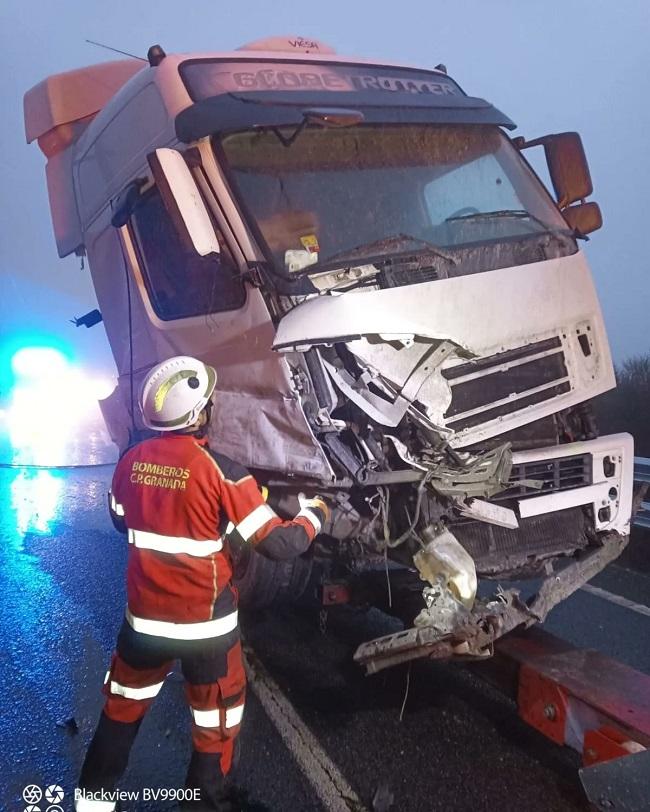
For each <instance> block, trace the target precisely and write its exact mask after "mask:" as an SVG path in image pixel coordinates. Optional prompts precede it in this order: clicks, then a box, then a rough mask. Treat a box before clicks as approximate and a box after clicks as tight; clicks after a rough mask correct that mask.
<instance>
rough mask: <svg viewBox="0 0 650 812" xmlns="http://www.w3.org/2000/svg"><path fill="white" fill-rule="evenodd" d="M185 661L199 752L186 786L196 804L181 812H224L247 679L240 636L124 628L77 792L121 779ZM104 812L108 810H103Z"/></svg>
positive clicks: (109, 787)
mask: <svg viewBox="0 0 650 812" xmlns="http://www.w3.org/2000/svg"><path fill="white" fill-rule="evenodd" d="M175 660H180V663H181V670H182V672H183V676H184V678H185V694H186V698H187V702H188V704H189V707H190V712H191V714H192V741H193V745H194V749H193V752H192V758H191V760H190V764H189V768H188V771H187V777H186V782H185V786H186V788H188V789H198V790H199V794H200V800H199V801H191V802H184V803H183V804H181V809H188V810H190V809H191V810H214V809H220V808H221V806H220V803H219V799H220V797H221V796H222V793H223V782H224V777H225V776H226V775H227V774H228V772H229V771H230V768H231V766H232V760H233V750H234V741H235V737H236V736H237V734H238V733H239V730H240V727H241V720H242V714H243V711H244V699H245V688H246V677H245V673H244V669H243V664H242V655H241V643H240V640H239V630H238V629H235V630H234V631H232V632H230V633H229V634H227V635H223V636H222V637H215V638H210V639H207V640H171V639H169V638H163V637H155V636H153V635H149V634H142V633H140V632H136V631H134V630H133V629H132V628H131V626H129V624H128V623H127V622H126V620H125V621H124V623H123V624H122V628H121V629H120V633H119V635H118V638H117V647H116V651H115V653H114V654H113V658H112V661H111V666H110V670H109V671H108V673H107V675H106V679H105V682H104V689H103V690H104V694H105V695H106V704H105V705H104V709H103V711H102V714H101V717H100V720H99V724H98V726H97V730H96V731H95V735H94V737H93V740H92V742H91V743H90V747H89V748H88V752H87V754H86V759H85V761H84V765H83V767H82V770H81V776H80V778H79V787H80V789H85V790H87V791H92V792H94V791H97V790H101V789H104V790H106V791H112V790H113V789H115V785H116V783H117V782H118V781H119V779H120V778H121V776H122V774H123V773H124V770H125V769H126V765H127V762H128V758H129V753H130V751H131V746H132V745H133V742H134V740H135V737H136V734H137V732H138V728H139V727H140V724H141V722H142V719H143V717H144V715H145V713H146V712H147V710H148V708H149V707H150V705H151V704H152V702H153V700H154V698H155V696H156V694H157V693H158V692H159V691H160V689H161V688H162V685H163V682H164V680H165V677H166V676H167V675H168V673H169V672H170V670H171V669H172V667H173V665H174V661H175ZM104 808H105V807H104Z"/></svg>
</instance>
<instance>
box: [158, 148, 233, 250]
mask: <svg viewBox="0 0 650 812" xmlns="http://www.w3.org/2000/svg"><path fill="white" fill-rule="evenodd" d="M147 160H148V161H149V166H150V167H151V171H152V173H153V177H154V180H155V182H156V186H157V187H158V191H159V192H160V196H161V198H162V201H163V204H164V206H165V208H166V209H167V211H168V212H169V216H170V217H171V219H172V222H173V224H174V227H175V228H176V230H177V231H178V234H179V236H180V238H181V240H182V242H183V243H184V244H185V245H186V246H187V247H188V248H189V249H190V250H194V251H196V253H197V254H199V255H200V256H202V257H205V256H207V255H208V254H218V253H219V252H220V249H219V240H218V239H217V235H216V233H215V230H214V227H213V225H212V221H211V220H210V215H209V214H208V211H207V209H206V207H205V204H204V202H203V198H202V197H201V195H200V193H199V190H198V188H197V186H196V183H195V181H194V177H193V176H192V172H191V171H190V168H189V167H188V165H187V164H186V163H185V159H184V158H183V156H182V155H181V153H180V152H178V151H177V150H175V149H168V148H164V149H157V150H156V151H155V152H151V153H150V154H149V155H147Z"/></svg>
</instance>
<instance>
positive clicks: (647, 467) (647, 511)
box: [633, 457, 650, 530]
mask: <svg viewBox="0 0 650 812" xmlns="http://www.w3.org/2000/svg"><path fill="white" fill-rule="evenodd" d="M634 481H635V482H645V483H648V484H650V458H649V457H635V458H634ZM633 523H634V524H635V525H636V526H637V527H647V528H648V529H649V530H650V502H642V503H641V510H639V512H638V513H637V514H636V516H635V517H634V520H633Z"/></svg>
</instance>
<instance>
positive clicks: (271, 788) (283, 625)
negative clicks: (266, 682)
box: [0, 467, 650, 812]
mask: <svg viewBox="0 0 650 812" xmlns="http://www.w3.org/2000/svg"><path fill="white" fill-rule="evenodd" d="M110 475H111V468H110V467H100V468H94V469H77V470H74V471H70V470H68V471H56V470H50V471H34V470H29V469H6V468H4V469H0V505H2V508H1V511H0V542H1V543H0V591H1V595H2V598H1V602H0V635H1V638H0V639H1V641H2V642H1V643H0V696H1V697H2V712H1V713H0V753H1V754H2V762H1V763H2V764H3V768H2V770H1V771H0V809H2V810H3V812H4V810H7V812H14V810H23V809H25V806H26V805H25V802H24V801H23V800H22V792H23V789H24V787H25V786H26V785H27V784H37V785H39V786H41V787H45V786H48V785H51V784H58V785H60V786H61V787H62V788H63V789H64V790H65V793H66V795H65V799H64V801H63V802H62V803H61V808H62V809H63V810H66V811H67V810H69V809H71V808H72V805H71V801H70V795H71V793H72V791H73V788H74V786H75V781H76V777H77V774H78V771H79V767H80V764H81V760H82V758H83V754H84V751H85V748H86V746H87V743H88V740H89V738H90V736H91V735H92V732H93V729H94V725H95V722H96V720H97V716H98V714H99V711H100V709H101V705H102V695H101V693H100V686H101V684H102V681H103V676H104V673H105V671H106V667H107V663H108V660H109V656H110V652H111V649H112V646H113V642H114V636H115V633H116V631H117V629H118V627H119V624H120V621H121V617H122V613H123V609H124V603H125V595H124V586H123V570H124V566H125V561H126V549H125V547H126V545H125V544H124V541H123V539H122V537H120V536H119V535H118V534H117V533H115V532H114V531H113V529H112V527H111V525H110V521H109V519H108V516H107V514H106V509H105V499H106V496H105V495H106V490H107V486H108V482H109V479H110ZM649 544H650V542H649ZM632 560H633V563H635V565H636V566H637V567H638V566H639V562H641V567H643V566H644V563H643V562H646V561H648V560H650V556H646V555H645V554H644V552H643V550H641V552H639V550H638V544H637V549H636V552H635V554H634V556H632V557H630V556H628V557H627V558H626V559H623V560H622V561H620V562H618V563H617V564H615V565H612V566H610V568H609V569H608V570H607V571H606V572H604V573H602V574H601V575H600V576H598V577H597V578H596V579H595V580H594V582H593V584H594V585H596V586H597V587H599V588H600V589H601V590H605V591H606V592H607V593H611V594H614V595H618V596H623V597H624V598H626V599H628V600H629V601H630V602H633V603H635V604H640V605H643V606H650V573H649V572H647V571H646V572H643V571H633V570H631V569H627V568H626V567H627V565H629V564H630V562H631V561H632ZM321 625H322V624H321ZM392 628H393V627H392V625H391V621H390V620H389V619H387V618H386V617H385V616H383V615H381V614H380V613H379V612H376V611H371V612H368V613H366V612H360V611H355V610H351V609H347V608H344V609H342V610H338V611H336V612H334V611H331V612H330V613H329V615H328V617H327V625H326V629H325V631H324V632H323V631H322V630H321V629H320V628H319V618H318V614H317V613H315V612H313V611H312V610H308V609H291V610H289V609H286V610H282V611H280V612H279V613H278V612H274V613H270V612H266V613H262V614H260V615H256V616H254V617H248V616H245V617H244V618H243V629H244V632H245V635H246V640H247V643H248V645H249V646H250V647H251V649H252V651H253V652H254V655H255V657H257V658H259V661H260V662H261V663H262V665H263V667H264V668H265V669H266V671H267V672H268V674H269V675H270V676H271V678H272V679H273V680H274V681H275V682H276V683H277V685H279V687H280V689H281V691H282V694H283V696H284V697H286V698H287V699H288V703H287V704H288V706H289V707H290V708H293V709H295V711H296V712H297V715H298V716H297V717H296V719H298V720H302V723H304V725H305V727H306V729H307V731H310V733H308V734H305V735H312V736H313V739H308V740H305V739H304V737H303V739H302V740H301V741H302V744H301V743H300V741H298V744H296V740H297V739H300V735H301V734H300V730H299V729H298V728H299V722H298V721H296V719H294V718H293V717H290V718H289V721H288V722H287V723H286V724H285V725H284V727H282V725H280V726H279V727H280V730H281V731H282V735H280V733H279V732H278V724H277V719H274V721H273V722H272V721H271V719H272V718H273V716H274V714H273V713H271V716H269V706H268V701H267V703H266V704H265V705H264V706H263V705H262V704H261V703H260V701H259V699H258V697H257V695H256V693H255V692H254V691H251V692H249V699H248V702H247V710H246V715H245V722H244V727H243V732H242V735H241V744H242V753H241V758H240V763H239V767H238V771H237V774H236V778H237V781H238V783H239V784H240V785H241V786H243V787H244V788H245V789H246V790H247V791H248V792H249V795H250V797H251V798H253V799H255V800H256V801H258V802H260V803H262V804H264V805H265V806H266V808H267V809H268V810H272V811H273V812H276V811H277V812H284V810H298V811H302V810H304V811H305V812H311V811H312V810H313V811H314V812H316V810H321V809H324V808H331V807H330V805H329V802H327V801H326V802H323V801H322V798H323V797H324V795H323V793H322V792H319V791H318V790H317V789H315V788H314V786H313V785H314V783H315V784H316V785H318V782H319V779H318V776H317V775H316V768H317V767H318V764H316V763H315V762H313V759H314V758H316V761H318V763H319V764H320V765H321V767H319V768H318V769H322V770H323V774H324V775H325V774H327V773H328V771H335V770H336V768H338V771H339V772H340V774H341V776H342V781H343V782H344V783H345V784H346V786H347V787H348V788H349V790H350V792H351V793H352V794H353V795H354V794H356V796H357V797H358V799H360V808H365V809H368V810H370V809H373V808H376V809H387V808H388V804H387V800H386V799H387V798H389V797H390V796H392V798H393V800H394V803H393V807H392V809H394V810H399V811H400V812H402V810H403V811H404V812H409V811H410V810H413V811H414V812H415V810H418V812H420V811H421V810H446V811H447V810H459V811H460V810H476V812H480V810H493V809H499V810H501V812H509V811H510V810H512V812H515V811H516V812H520V810H526V811H527V812H537V810H539V812H542V810H543V812H553V811H554V810H557V812H570V811H571V810H584V809H586V805H585V803H584V801H583V800H582V796H581V792H580V788H579V782H578V777H577V772H576V771H577V767H578V766H579V759H578V756H577V754H575V753H573V752H572V751H570V750H568V749H566V748H560V747H557V746H555V745H553V744H551V743H549V742H547V741H546V740H545V739H544V738H543V737H541V736H540V735H538V734H537V733H535V732H534V731H532V730H531V729H530V728H528V727H527V726H526V725H524V724H523V723H522V722H521V721H520V720H519V719H518V717H517V714H516V709H515V708H514V705H513V704H512V703H511V702H510V701H509V700H507V699H505V698H504V697H502V696H501V695H500V694H498V693H497V692H496V691H494V690H493V689H491V688H490V687H489V686H487V685H486V684H485V683H484V682H482V681H481V680H479V679H478V678H476V677H475V676H474V675H473V674H471V673H470V672H469V671H468V670H466V669H464V668H461V667H459V666H452V665H445V664H435V663H415V664H413V665H412V667H411V669H410V673H409V670H408V668H407V667H406V666H404V667H399V668H396V669H393V670H391V671H388V672H385V673H382V674H380V675H377V676H374V677H365V676H364V675H363V673H362V672H361V671H360V669H358V668H357V667H356V666H354V665H353V663H352V661H351V653H352V651H353V650H354V648H355V646H356V644H357V643H358V642H360V641H361V640H363V639H367V637H369V636H376V635H378V634H382V633H386V632H387V631H390V630H391V629H392ZM546 628H548V629H549V630H550V631H551V632H553V633H554V634H556V635H558V636H560V637H563V638H564V639H566V640H569V641H570V642H572V643H574V644H575V645H578V646H582V647H592V648H597V649H599V650H601V651H603V652H604V653H605V654H607V655H609V656H612V657H614V658H616V659H618V660H620V661H622V662H624V663H627V664H628V665H630V666H633V667H634V668H637V669H639V670H641V671H644V672H646V673H650V649H649V648H648V645H647V640H648V632H649V631H650V617H649V616H648V615H647V614H643V613H642V612H639V611H635V610H633V609H632V608H629V607H628V606H620V605H617V604H615V603H612V602H611V601H610V600H608V599H605V598H604V597H603V596H602V595H601V594H593V593H591V592H585V591H581V592H579V593H578V594H577V595H575V596H574V597H572V598H570V599H569V600H568V601H566V602H565V603H564V604H562V605H561V606H560V607H558V608H557V609H556V610H555V611H554V612H553V614H552V615H551V617H550V619H549V620H548V622H547V623H546ZM407 677H408V683H409V684H408V694H407V696H406V701H404V698H405V692H406V687H407ZM273 690H275V689H273ZM259 695H260V696H262V694H261V693H260V694H259ZM283 701H284V700H283ZM402 706H403V712H402ZM292 713H293V711H292ZM400 716H401V719H400ZM71 720H74V722H72V721H71ZM296 731H297V732H296ZM296 737H297V738H296ZM189 747H190V740H189V715H188V712H187V709H186V707H185V705H184V699H183V694H182V682H181V681H180V678H179V677H177V676H176V675H172V677H170V678H169V679H168V680H167V682H166V684H165V686H164V688H163V690H162V692H161V694H160V695H159V697H158V699H157V701H156V703H155V705H154V707H153V708H152V710H151V711H150V713H149V715H148V716H147V718H146V720H145V722H144V724H143V727H142V729H141V732H140V735H139V737H138V740H137V742H136V745H135V748H134V751H133V754H132V758H131V762H130V764H129V768H128V771H127V774H126V775H125V777H124V780H123V782H122V788H123V789H127V790H129V789H130V790H133V791H138V792H140V794H141V795H142V790H143V788H144V787H151V788H156V787H166V788H172V789H173V788H181V787H182V786H183V779H184V771H185V765H186V762H187V758H188V755H189ZM310 759H312V761H310ZM328 759H329V760H328ZM323 765H324V766H323ZM373 799H374V807H373ZM127 808H128V809H129V810H135V812H145V810H146V811H147V812H163V810H167V809H173V808H174V805H173V804H171V803H162V802H160V801H147V802H145V801H142V800H140V801H138V802H137V803H135V804H129V805H127ZM41 809H42V810H45V809H46V805H45V804H44V803H42V804H41Z"/></svg>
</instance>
